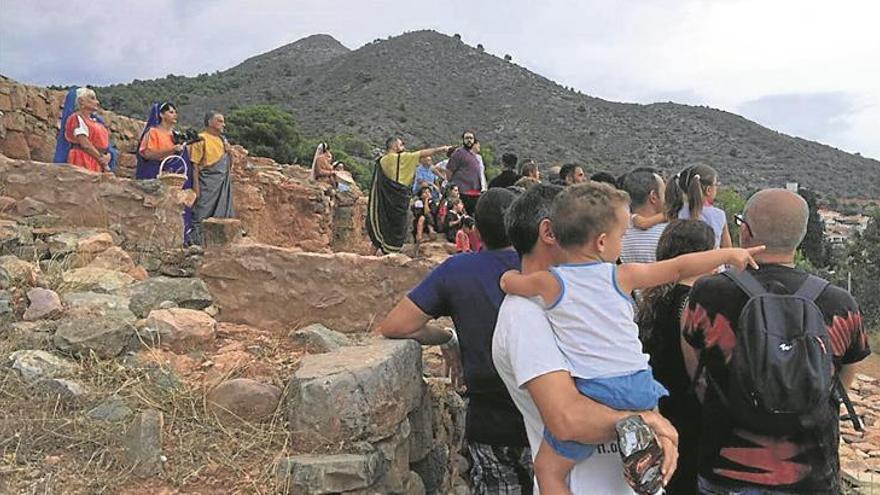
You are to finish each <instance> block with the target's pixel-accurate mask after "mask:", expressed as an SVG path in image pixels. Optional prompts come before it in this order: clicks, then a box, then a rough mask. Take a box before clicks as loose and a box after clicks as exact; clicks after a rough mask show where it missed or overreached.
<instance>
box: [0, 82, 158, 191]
mask: <svg viewBox="0 0 880 495" xmlns="http://www.w3.org/2000/svg"><path fill="white" fill-rule="evenodd" d="M65 94H66V93H65V92H64V91H54V90H51V89H46V88H40V87H36V86H28V85H25V84H20V83H17V82H15V81H13V80H12V79H9V78H7V77H4V76H0V154H4V155H6V156H8V157H10V158H19V159H22V160H35V161H40V162H51V161H52V158H53V155H54V154H55V135H56V132H57V131H58V126H59V122H58V120H59V119H60V118H61V109H62V107H63V106H64V97H65ZM100 98H101V95H98V99H99V100H100ZM145 111H146V109H145ZM102 116H103V117H104V118H105V120H106V121H107V123H108V125H109V126H110V131H111V134H112V139H113V141H114V143H115V144H116V147H117V148H118V149H119V151H120V155H119V156H120V158H119V161H120V167H121V170H120V172H121V175H125V176H130V174H131V171H133V170H134V163H135V158H134V155H133V154H132V153H131V152H132V151H134V149H135V147H136V143H137V138H138V136H139V135H140V132H141V129H142V128H143V125H144V123H143V122H141V121H138V120H135V119H130V118H128V117H124V116H122V115H116V114H114V113H113V112H109V111H104V112H102Z"/></svg>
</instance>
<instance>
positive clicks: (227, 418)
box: [207, 378, 281, 423]
mask: <svg viewBox="0 0 880 495" xmlns="http://www.w3.org/2000/svg"><path fill="white" fill-rule="evenodd" d="M280 399H281V389H280V388H278V387H276V386H274V385H269V384H265V383H260V382H258V381H255V380H251V379H248V378H235V379H232V380H227V381H225V382H223V383H221V384H220V385H217V386H216V387H214V388H213V389H212V390H211V391H210V392H209V393H208V397H207V402H208V407H209V408H210V409H211V411H213V412H214V414H216V415H217V417H218V418H219V419H220V421H222V422H223V423H234V422H237V421H261V420H264V419H266V418H268V417H269V416H271V415H272V413H274V412H275V409H276V408H277V407H278V401H279V400H280Z"/></svg>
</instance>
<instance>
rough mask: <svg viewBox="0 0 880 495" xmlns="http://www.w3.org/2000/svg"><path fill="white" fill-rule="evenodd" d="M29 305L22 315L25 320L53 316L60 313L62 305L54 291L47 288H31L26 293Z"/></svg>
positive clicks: (62, 308)
mask: <svg viewBox="0 0 880 495" xmlns="http://www.w3.org/2000/svg"><path fill="white" fill-rule="evenodd" d="M27 297H28V300H29V301H30V305H29V306H28V309H27V310H26V311H25V312H24V316H23V317H22V318H23V319H24V320H25V321H33V320H41V319H43V318H53V317H55V316H58V315H60V314H61V312H62V311H63V310H64V307H63V306H62V305H61V299H60V298H59V297H58V294H56V293H55V291H52V290H49V289H39V288H38V289H31V290H29V291H28V293H27Z"/></svg>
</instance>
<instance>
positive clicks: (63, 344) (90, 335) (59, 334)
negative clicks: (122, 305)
mask: <svg viewBox="0 0 880 495" xmlns="http://www.w3.org/2000/svg"><path fill="white" fill-rule="evenodd" d="M136 342H137V332H136V330H135V327H134V325H133V324H132V323H131V322H129V321H125V320H121V319H119V318H116V317H112V316H98V317H91V318H89V317H84V318H70V319H65V320H62V321H61V322H60V323H59V324H58V329H57V330H56V331H55V337H54V338H53V343H54V344H55V347H56V348H58V349H59V350H61V351H64V352H67V353H70V354H80V355H87V354H88V353H89V352H94V353H95V354H96V355H97V356H98V357H101V358H112V357H116V356H118V355H119V354H121V353H122V352H123V351H124V350H126V349H129V348H131V347H132V346H134V345H135V343H136Z"/></svg>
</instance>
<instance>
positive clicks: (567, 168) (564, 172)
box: [559, 163, 580, 184]
mask: <svg viewBox="0 0 880 495" xmlns="http://www.w3.org/2000/svg"><path fill="white" fill-rule="evenodd" d="M578 167H580V165H578V164H577V163H566V164H565V165H563V166H562V167H560V168H559V180H560V181H561V182H562V183H563V184H565V179H567V178H568V177H569V176H570V175H573V174H574V172H575V170H577V169H578Z"/></svg>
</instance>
